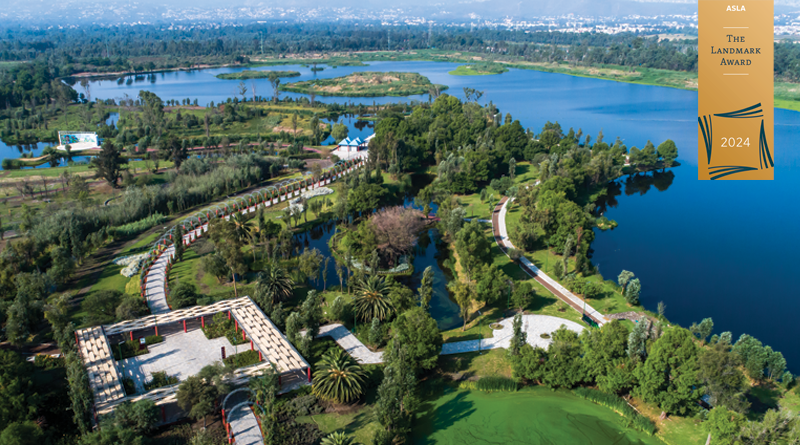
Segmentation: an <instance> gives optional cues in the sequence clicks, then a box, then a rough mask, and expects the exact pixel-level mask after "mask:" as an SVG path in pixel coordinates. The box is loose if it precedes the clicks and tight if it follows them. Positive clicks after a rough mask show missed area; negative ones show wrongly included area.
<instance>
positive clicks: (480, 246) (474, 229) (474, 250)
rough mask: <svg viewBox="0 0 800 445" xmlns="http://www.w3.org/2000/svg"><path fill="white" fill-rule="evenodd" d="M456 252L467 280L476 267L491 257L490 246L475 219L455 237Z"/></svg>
mask: <svg viewBox="0 0 800 445" xmlns="http://www.w3.org/2000/svg"><path fill="white" fill-rule="evenodd" d="M456 238H457V239H456V251H457V252H458V256H459V259H460V262H461V265H462V266H463V267H464V269H465V270H466V271H467V279H470V277H471V272H472V271H474V270H476V268H477V267H478V265H480V264H482V263H485V262H487V261H488V260H489V258H490V256H491V246H490V244H489V240H488V239H487V238H486V235H485V234H484V233H483V229H482V228H481V226H480V223H479V222H478V220H477V218H476V219H473V220H472V221H470V222H469V223H468V224H466V225H465V226H464V227H462V228H461V230H459V232H458V234H457V235H456Z"/></svg>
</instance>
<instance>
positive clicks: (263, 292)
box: [254, 261, 294, 308]
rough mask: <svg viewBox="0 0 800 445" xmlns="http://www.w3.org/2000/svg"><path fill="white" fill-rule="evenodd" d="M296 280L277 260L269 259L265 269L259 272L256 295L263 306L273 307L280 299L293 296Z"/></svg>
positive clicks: (257, 300)
mask: <svg viewBox="0 0 800 445" xmlns="http://www.w3.org/2000/svg"><path fill="white" fill-rule="evenodd" d="M293 286H294V280H292V278H291V277H290V276H289V273H288V272H287V271H286V269H284V268H283V267H281V265H280V264H278V263H277V262H276V261H269V262H267V264H266V265H264V270H262V271H261V272H259V274H258V281H256V289H255V293H254V297H255V300H256V303H258V304H259V306H261V307H262V308H272V305H273V304H275V303H277V302H279V301H286V300H289V299H290V298H292V295H293V293H292V287H293Z"/></svg>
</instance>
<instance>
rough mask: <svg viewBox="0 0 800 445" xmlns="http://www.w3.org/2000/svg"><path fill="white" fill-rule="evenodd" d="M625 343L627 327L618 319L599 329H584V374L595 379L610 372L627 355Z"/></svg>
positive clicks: (626, 342) (582, 336)
mask: <svg viewBox="0 0 800 445" xmlns="http://www.w3.org/2000/svg"><path fill="white" fill-rule="evenodd" d="M640 324H641V323H640ZM627 344H628V329H626V328H625V326H624V325H623V324H622V323H620V321H619V320H612V321H611V322H609V323H606V324H604V325H603V327H602V328H600V329H585V330H584V331H583V332H582V333H581V345H582V348H583V363H584V367H585V369H586V376H587V377H588V378H589V379H590V380H597V379H598V378H599V377H601V376H605V375H608V374H609V373H611V372H612V369H614V368H615V367H616V366H617V365H618V363H619V362H620V361H621V360H623V359H625V358H626V357H627V353H626V347H627Z"/></svg>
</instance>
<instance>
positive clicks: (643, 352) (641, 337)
mask: <svg viewBox="0 0 800 445" xmlns="http://www.w3.org/2000/svg"><path fill="white" fill-rule="evenodd" d="M649 336H650V334H649V332H648V329H647V322H646V321H640V322H639V323H636V324H635V325H634V326H633V330H632V331H631V333H630V334H628V348H627V350H626V352H627V354H628V358H630V359H631V361H633V362H634V363H637V362H639V361H644V359H645V358H646V357H647V339H648V338H649Z"/></svg>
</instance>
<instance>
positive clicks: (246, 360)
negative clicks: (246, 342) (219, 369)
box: [224, 350, 258, 369]
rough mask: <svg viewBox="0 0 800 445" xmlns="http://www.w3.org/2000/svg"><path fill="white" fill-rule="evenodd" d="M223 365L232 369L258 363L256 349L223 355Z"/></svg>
mask: <svg viewBox="0 0 800 445" xmlns="http://www.w3.org/2000/svg"><path fill="white" fill-rule="evenodd" d="M224 361H225V366H230V367H232V368H234V369H237V368H244V367H245V366H250V365H255V364H256V363H258V351H250V350H248V351H244V352H240V353H238V354H233V355H230V356H228V357H225V360H224Z"/></svg>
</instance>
